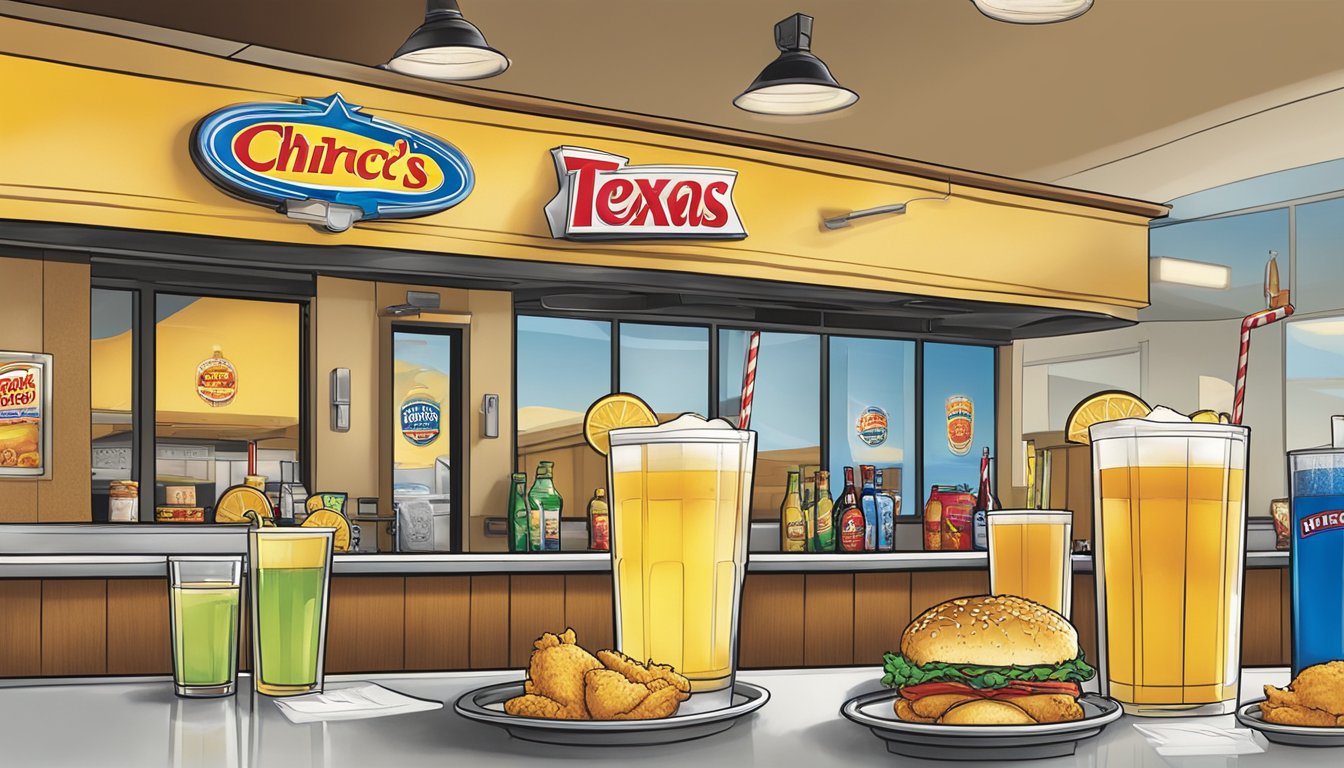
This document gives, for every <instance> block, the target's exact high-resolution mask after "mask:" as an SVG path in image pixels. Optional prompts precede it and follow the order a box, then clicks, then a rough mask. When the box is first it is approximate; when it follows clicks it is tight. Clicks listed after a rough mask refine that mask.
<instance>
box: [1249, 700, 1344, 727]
mask: <svg viewBox="0 0 1344 768" xmlns="http://www.w3.org/2000/svg"><path fill="white" fill-rule="evenodd" d="M1260 714H1261V715H1262V716H1263V717H1264V718H1265V722H1267V723H1278V724H1279V725H1307V726H1314V727H1320V726H1326V727H1334V726H1335V725H1336V724H1338V723H1340V722H1341V721H1342V720H1344V719H1342V718H1338V717H1336V716H1334V715H1332V714H1330V713H1329V712H1322V711H1321V710H1319V709H1312V708H1311V707H1296V706H1291V705H1288V706H1274V705H1273V704H1270V703H1269V702H1268V701H1262V702H1260Z"/></svg>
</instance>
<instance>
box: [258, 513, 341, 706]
mask: <svg viewBox="0 0 1344 768" xmlns="http://www.w3.org/2000/svg"><path fill="white" fill-rule="evenodd" d="M333 533H334V529H331V528H262V529H253V530H252V531H251V532H250V535H249V552H250V554H251V558H252V560H251V561H252V564H253V568H252V621H253V627H254V628H255V630H254V631H253V633H252V649H253V665H254V670H253V677H254V679H255V681H256V689H257V692H258V693H264V694H266V695H268V696H293V695H297V694H303V693H313V692H318V691H321V690H322V660H323V655H324V652H325V649H326V634H327V590H328V582H329V576H330V573H331V544H332V535H333Z"/></svg>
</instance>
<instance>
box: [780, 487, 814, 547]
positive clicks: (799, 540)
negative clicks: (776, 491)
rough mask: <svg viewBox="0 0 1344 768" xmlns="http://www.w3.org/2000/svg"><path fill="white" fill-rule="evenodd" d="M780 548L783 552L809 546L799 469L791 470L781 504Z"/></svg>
mask: <svg viewBox="0 0 1344 768" xmlns="http://www.w3.org/2000/svg"><path fill="white" fill-rule="evenodd" d="M779 526H780V528H779V530H780V533H781V534H782V536H781V540H780V543H779V548H780V550H781V551H783V552H803V551H805V550H806V548H807V546H806V545H807V541H806V538H807V524H806V522H804V520H803V502H802V498H801V497H799V495H798V470H796V469H791V470H789V487H788V490H787V491H785V492H784V502H783V503H782V504H780V505H779Z"/></svg>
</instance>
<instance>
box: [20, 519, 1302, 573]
mask: <svg viewBox="0 0 1344 768" xmlns="http://www.w3.org/2000/svg"><path fill="white" fill-rule="evenodd" d="M246 551H247V529H246V528H243V527H234V526H221V527H195V526H183V525H180V524H178V525H173V524H163V525H153V524H143V523H142V524H136V525H133V526H131V525H89V524H60V523H57V524H3V525H0V553H2V554H0V579H3V578H12V579H19V578H118V577H153V576H163V575H164V574H165V565H164V563H165V560H166V558H167V556H168V555H174V554H243V553H245V552H246ZM1287 564H1288V553H1287V552H1250V553H1247V555H1246V565H1247V567H1249V568H1278V567H1283V566H1286V565H1287ZM985 567H988V557H987V556H986V554H985V553H984V552H882V553H874V554H863V555H842V554H782V553H777V552H776V553H754V554H752V555H750V557H749V559H748V564H747V570H748V572H750V573H826V572H851V573H862V572H876V571H922V570H955V569H974V568H985ZM332 570H333V572H334V573H336V574H338V575H368V576H375V575H414V574H473V573H520V574H525V573H604V572H609V571H610V570H611V558H610V556H609V555H607V554H604V553H599V552H562V553H556V554H549V553H547V554H536V555H512V554H507V553H497V554H496V553H479V554H412V553H403V554H364V555H356V554H338V555H336V556H335V557H334V562H333V567H332ZM1073 570H1074V572H1075V573H1091V572H1092V557H1091V556H1090V555H1074V556H1073Z"/></svg>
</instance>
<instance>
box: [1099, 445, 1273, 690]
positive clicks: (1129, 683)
mask: <svg viewBox="0 0 1344 768" xmlns="http://www.w3.org/2000/svg"><path fill="white" fill-rule="evenodd" d="M1249 433H1250V431H1249V430H1248V429H1247V428H1245V427H1242V426H1236V425H1231V424H1207V423H1190V422H1174V421H1167V422H1163V421H1149V420H1145V419H1121V420H1117V421H1108V422H1102V423H1100V424H1095V425H1093V426H1092V427H1091V429H1090V435H1091V439H1092V472H1093V475H1092V478H1093V502H1094V513H1095V524H1094V525H1093V531H1094V535H1095V536H1096V539H1097V542H1096V547H1095V557H1096V572H1097V577H1096V583H1097V627H1098V629H1099V634H1100V636H1101V637H1100V642H1099V643H1098V650H1099V652H1100V654H1099V655H1100V658H1099V659H1098V660H1097V661H1098V666H1099V671H1100V679H1101V691H1102V693H1104V694H1107V695H1109V696H1111V697H1112V698H1115V699H1117V700H1118V701H1120V702H1121V704H1123V705H1124V708H1125V711H1126V712H1129V713H1130V714H1136V715H1149V716H1173V715H1217V714H1226V713H1229V712H1231V711H1232V709H1233V708H1234V707H1235V706H1236V701H1237V687H1238V683H1239V680H1240V673H1241V610H1242V574H1243V569H1244V567H1245V554H1246V547H1245V536H1244V532H1245V530H1246V455H1247V448H1248V443H1249Z"/></svg>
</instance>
